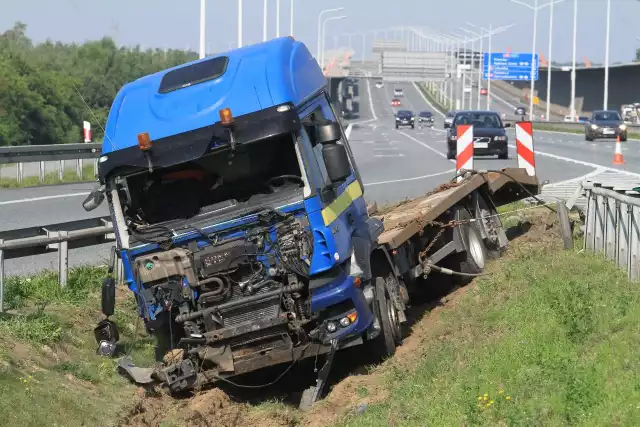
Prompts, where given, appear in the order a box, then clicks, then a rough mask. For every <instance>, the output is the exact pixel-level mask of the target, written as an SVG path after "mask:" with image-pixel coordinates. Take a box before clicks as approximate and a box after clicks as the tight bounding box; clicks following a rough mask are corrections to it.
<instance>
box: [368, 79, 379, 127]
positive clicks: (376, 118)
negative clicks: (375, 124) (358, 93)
mask: <svg viewBox="0 0 640 427" xmlns="http://www.w3.org/2000/svg"><path fill="white" fill-rule="evenodd" d="M367 94H368V95H369V108H370V109H371V115H372V116H373V120H376V121H377V120H378V116H376V112H375V110H374V108H373V98H372V97H371V83H369V79H367Z"/></svg>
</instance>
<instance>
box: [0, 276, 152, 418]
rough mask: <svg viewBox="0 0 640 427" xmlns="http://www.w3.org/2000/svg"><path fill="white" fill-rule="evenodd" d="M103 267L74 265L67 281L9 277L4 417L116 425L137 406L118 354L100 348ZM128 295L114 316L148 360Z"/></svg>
mask: <svg viewBox="0 0 640 427" xmlns="http://www.w3.org/2000/svg"><path fill="white" fill-rule="evenodd" d="M104 275H105V270H104V269H102V268H93V267H84V268H78V269H75V270H72V271H71V273H70V278H69V283H68V286H67V287H66V288H65V289H60V287H59V286H58V285H57V275H56V274H55V273H45V274H40V275H37V276H33V277H29V278H17V277H13V278H9V279H8V280H7V282H6V284H5V309H6V310H7V313H6V314H4V315H2V316H1V317H0V335H2V341H1V342H0V413H2V414H3V415H2V417H0V425H7V426H61V427H62V426H81V425H100V426H102V425H105V426H106V425H113V424H115V423H116V422H117V420H118V418H119V416H120V414H122V413H123V412H124V411H126V410H127V409H129V407H131V406H132V398H133V397H134V395H135V388H134V387H132V386H130V385H129V383H128V382H127V381H126V380H125V379H123V378H122V377H120V376H119V375H118V374H117V373H116V370H115V367H116V360H115V359H105V358H101V357H98V356H96V354H95V349H96V343H95V339H94V337H93V328H94V327H95V325H96V324H97V322H98V321H99V320H100V319H101V318H102V315H101V314H100V310H99V296H98V290H99V287H100V284H101V281H102V278H103V277H104ZM124 295H125V296H126V298H125V297H122V298H119V307H117V313H116V316H114V320H116V321H117V323H118V325H119V327H120V334H121V342H122V343H123V346H125V347H123V348H124V350H123V351H129V350H131V351H132V356H133V357H134V359H135V360H138V361H139V362H144V363H150V362H152V360H153V359H152V357H153V346H152V344H151V343H150V342H149V340H147V339H145V338H144V337H142V335H139V338H140V339H139V340H137V341H134V338H133V335H134V332H135V324H136V319H135V302H134V301H133V300H132V299H131V298H130V297H131V296H132V294H124ZM142 333H144V327H143V326H142V325H140V326H139V334H142Z"/></svg>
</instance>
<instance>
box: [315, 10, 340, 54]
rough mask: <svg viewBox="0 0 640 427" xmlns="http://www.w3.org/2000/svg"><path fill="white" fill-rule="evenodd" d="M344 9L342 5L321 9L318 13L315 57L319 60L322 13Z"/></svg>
mask: <svg viewBox="0 0 640 427" xmlns="http://www.w3.org/2000/svg"><path fill="white" fill-rule="evenodd" d="M341 10H344V7H336V8H334V9H325V10H323V11H321V12H320V13H319V14H318V48H317V50H316V59H317V60H320V56H321V52H320V50H321V49H322V34H321V32H322V31H321V27H322V15H324V14H325V13H330V12H338V11H341Z"/></svg>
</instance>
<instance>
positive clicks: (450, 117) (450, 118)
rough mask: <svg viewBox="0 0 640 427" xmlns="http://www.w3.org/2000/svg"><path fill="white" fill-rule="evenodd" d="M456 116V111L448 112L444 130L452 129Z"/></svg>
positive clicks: (445, 117)
mask: <svg viewBox="0 0 640 427" xmlns="http://www.w3.org/2000/svg"><path fill="white" fill-rule="evenodd" d="M455 116H456V112H455V111H448V112H447V114H446V115H445V116H444V128H445V129H447V128H450V127H451V123H452V122H453V118H454V117H455Z"/></svg>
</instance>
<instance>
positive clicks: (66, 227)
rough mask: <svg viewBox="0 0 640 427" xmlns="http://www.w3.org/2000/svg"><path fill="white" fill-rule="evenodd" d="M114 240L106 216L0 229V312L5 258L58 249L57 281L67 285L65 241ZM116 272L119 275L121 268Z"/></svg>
mask: <svg viewBox="0 0 640 427" xmlns="http://www.w3.org/2000/svg"><path fill="white" fill-rule="evenodd" d="M96 238H99V239H100V240H101V239H104V240H114V239H115V236H114V235H113V225H112V223H111V222H110V220H109V217H97V218H90V219H86V220H79V221H71V222H66V223H61V224H52V225H49V226H41V227H30V228H24V229H19V230H8V231H2V232H0V313H1V312H3V311H4V287H5V260H6V259H10V258H21V257H25V256H29V255H33V254H34V253H39V252H42V251H46V250H47V249H57V250H58V282H59V284H60V286H61V287H65V286H66V285H67V281H68V278H69V249H70V248H69V243H70V242H74V243H78V246H93V245H97V244H102V243H104V242H101V241H95V239H96ZM119 270H120V273H118V274H120V275H121V268H120V269H119Z"/></svg>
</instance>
